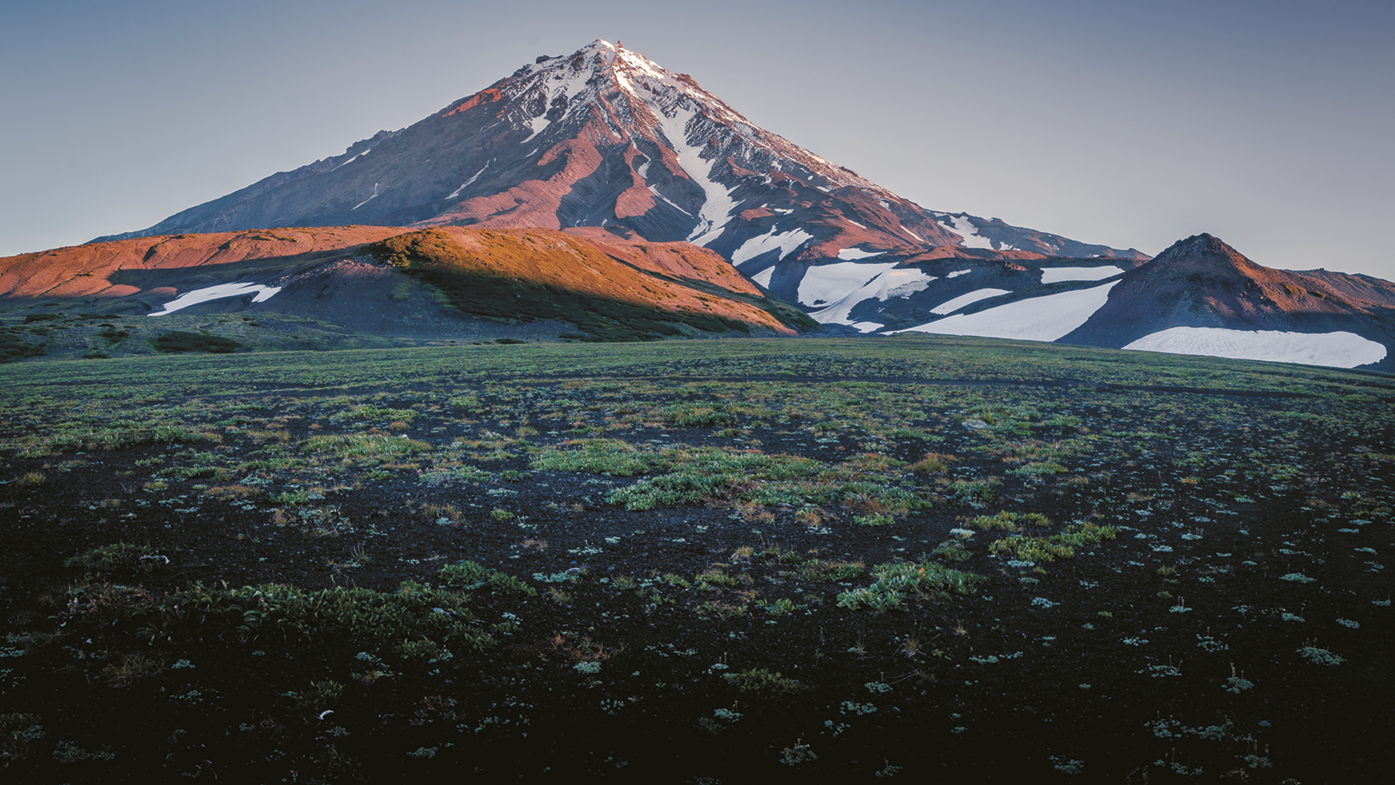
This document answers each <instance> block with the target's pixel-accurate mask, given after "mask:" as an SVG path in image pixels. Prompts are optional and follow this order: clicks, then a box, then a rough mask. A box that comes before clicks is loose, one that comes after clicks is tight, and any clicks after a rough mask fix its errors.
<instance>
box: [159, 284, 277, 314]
mask: <svg viewBox="0 0 1395 785" xmlns="http://www.w3.org/2000/svg"><path fill="white" fill-rule="evenodd" d="M281 288H282V287H280V286H262V285H261V284H259V283H225V284H219V285H218V286H210V287H208V288H207V289H195V290H194V291H192V292H185V293H184V294H181V295H180V296H178V297H176V298H175V299H173V300H170V301H169V302H167V303H165V310H163V311H156V312H155V313H150V314H146V316H167V315H169V314H172V313H174V312H175V311H178V310H181V309H184V308H188V307H189V306H191V305H198V304H199V303H206V302H208V301H209V300H221V299H223V298H224V297H241V296H242V295H244V294H251V293H253V292H256V293H257V296H256V297H253V298H252V302H254V303H260V302H266V301H267V300H270V299H271V298H272V296H273V295H275V294H276V293H277V292H279V291H281Z"/></svg>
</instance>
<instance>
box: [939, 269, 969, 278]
mask: <svg viewBox="0 0 1395 785" xmlns="http://www.w3.org/2000/svg"><path fill="white" fill-rule="evenodd" d="M971 272H973V270H955V271H954V272H952V273H950V274H949V275H946V276H945V277H946V278H958V277H959V276H961V275H968V274H969V273H971Z"/></svg>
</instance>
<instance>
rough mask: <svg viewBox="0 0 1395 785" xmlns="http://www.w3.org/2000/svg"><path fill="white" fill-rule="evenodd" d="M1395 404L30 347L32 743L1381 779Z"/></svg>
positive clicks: (997, 368) (1357, 384)
mask: <svg viewBox="0 0 1395 785" xmlns="http://www.w3.org/2000/svg"><path fill="white" fill-rule="evenodd" d="M1392 401H1395V380H1392V379H1391V378H1390V377H1385V376H1377V375H1370V374H1365V375H1363V374H1355V373H1347V372H1339V371H1331V370H1328V369H1313V368H1299V367H1294V366H1270V365H1263V364H1258V363H1242V362H1229V361H1221V360H1209V359H1200V358H1180V357H1167V356H1159V355H1148V354H1142V353H1123V352H1112V351H1095V350H1082V349H1075V348H1070V347H1058V346H1050V345H1041V344H1030V345H1029V344H1014V343H1008V342H997V341H986V340H984V341H977V340H965V339H941V338H933V337H924V338H904V339H884V340H875V341H872V340H866V339H864V340H846V341H838V340H802V339H800V340H783V341H756V340H745V341H720V342H719V341H692V342H676V343H663V344H651V345H584V346H583V345H551V346H480V347H461V348H449V349H430V350H395V351H365V352H341V353H316V354H309V353H287V354H252V355H228V356H219V357H155V358H131V359H126V360H119V361H107V362H97V361H88V362H81V363H79V362H55V363H46V364H42V365H33V364H25V365H18V366H10V367H6V368H0V407H3V415H2V416H0V481H3V483H4V484H3V485H0V533H3V535H4V540H5V542H4V546H5V547H4V556H0V587H2V588H3V593H0V602H3V603H4V605H3V608H0V610H3V612H4V616H3V617H0V619H2V621H0V624H3V628H2V629H3V633H4V635H5V640H4V642H3V645H0V695H3V706H0V764H3V765H4V766H6V768H5V770H4V771H5V776H6V777H7V778H12V779H13V781H15V782H21V781H22V782H48V781H54V782H97V781H101V782H114V781H132V782H135V781H139V782H149V781H180V782H183V781H186V780H187V779H189V778H192V779H196V780H208V781H214V780H217V781H222V782H280V781H286V782H350V781H357V780H369V781H393V782H397V781H405V780H407V779H409V778H416V777H422V776H431V775H433V774H434V775H441V774H445V775H452V774H459V773H462V772H464V773H472V772H473V773H475V774H477V775H478V776H479V777H480V778H481V779H482V780H484V781H495V780H503V779H509V780H513V779H518V778H523V779H525V780H541V779H543V778H545V777H546V778H552V777H556V776H558V775H563V776H567V775H577V774H589V775H601V776H606V777H608V778H612V779H635V780H645V781H651V782H689V781H690V782H727V783H731V782H745V781H755V780H763V779H768V778H769V777H772V776H779V775H781V774H784V775H792V776H797V777H799V778H801V779H805V780H808V781H815V782H820V781H833V780H837V781H848V780H849V779H851V780H862V779H871V778H875V777H887V776H900V777H906V778H908V779H916V778H918V779H920V780H924V779H925V778H926V777H927V776H935V777H937V778H938V777H953V778H955V779H957V780H958V781H966V782H978V781H1004V782H1018V781H1029V780H1030V781H1033V782H1038V781H1055V780H1061V781H1102V780H1107V781H1119V782H1123V781H1130V782H1145V781H1148V782H1168V781H1174V780H1175V781H1187V782H1197V781H1216V780H1227V781H1239V782H1276V783H1277V782H1284V781H1286V780H1294V781H1299V782H1305V783H1318V782H1377V781H1384V780H1385V777H1386V776H1388V771H1389V770H1390V767H1391V765H1392V756H1391V751H1390V749H1389V746H1388V736H1389V727H1390V716H1391V714H1390V712H1391V709H1390V707H1391V699H1392V697H1393V696H1392V689H1391V683H1390V674H1389V643H1390V641H1391V640H1392V639H1395V635H1392V633H1395V622H1393V621H1392V609H1391V607H1390V602H1391V597H1392V594H1393V593H1395V592H1392V586H1391V576H1390V574H1389V573H1386V572H1385V565H1384V564H1383V562H1384V560H1385V559H1386V557H1387V554H1389V553H1390V552H1391V550H1392V548H1395V529H1392V523H1395V519H1392V516H1391V507H1392V487H1391V478H1392V476H1395V471H1392V464H1393V463H1395V454H1392V453H1395V450H1392V446H1391V445H1392V442H1395V407H1392V405H1391V404H1392ZM1024 778H1026V779H1024Z"/></svg>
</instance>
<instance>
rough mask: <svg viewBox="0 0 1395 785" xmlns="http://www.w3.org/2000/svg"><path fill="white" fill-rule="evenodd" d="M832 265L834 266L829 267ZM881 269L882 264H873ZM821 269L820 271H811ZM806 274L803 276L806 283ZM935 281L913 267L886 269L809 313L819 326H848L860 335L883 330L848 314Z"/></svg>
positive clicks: (921, 289) (801, 286) (922, 287)
mask: <svg viewBox="0 0 1395 785" xmlns="http://www.w3.org/2000/svg"><path fill="white" fill-rule="evenodd" d="M830 266H833V265H830ZM861 266H862V267H872V266H874V265H861ZM875 266H878V267H880V266H881V265H875ZM811 269H822V268H811ZM807 277H808V276H807V275H806V276H805V278H806V280H807ZM934 280H937V279H936V277H935V276H933V275H926V274H925V273H924V272H922V271H921V270H917V269H915V268H913V267H912V268H903V269H900V270H895V269H888V270H885V271H883V272H881V273H879V274H878V275H877V276H876V277H875V278H873V279H872V280H870V281H868V282H867V283H865V284H863V285H862V286H859V287H858V288H856V289H854V290H853V291H851V292H849V293H848V294H847V295H846V296H844V297H843V298H842V299H840V300H839V301H838V302H836V303H834V304H833V305H830V306H829V307H827V308H824V309H822V310H819V311H814V312H813V313H811V314H809V316H811V317H813V319H814V321H816V322H819V323H820V324H847V325H851V326H853V327H856V328H857V329H859V330H861V331H862V332H871V331H872V330H876V329H880V328H881V327H883V325H881V324H877V323H875V322H854V321H852V318H851V317H850V316H849V314H850V313H851V312H852V309H853V308H854V307H856V306H857V304H858V303H861V302H864V301H867V300H871V299H877V300H880V301H882V302H886V301H887V300H889V299H892V298H898V299H899V298H902V297H910V296H911V295H913V294H915V293H916V292H922V291H925V289H926V288H928V287H929V286H930V282H931V281H934ZM800 291H801V292H802V291H803V282H801V284H800Z"/></svg>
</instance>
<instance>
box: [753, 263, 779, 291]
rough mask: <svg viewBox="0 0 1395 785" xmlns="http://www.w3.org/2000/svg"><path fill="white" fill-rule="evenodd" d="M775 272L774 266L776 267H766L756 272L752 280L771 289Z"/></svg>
mask: <svg viewBox="0 0 1395 785" xmlns="http://www.w3.org/2000/svg"><path fill="white" fill-rule="evenodd" d="M774 274H775V268H774V267H767V268H765V269H764V270H761V271H760V272H758V273H756V274H755V275H753V276H751V280H752V281H755V282H756V283H758V284H760V285H761V286H764V287H765V288H767V289H769V288H770V277H771V276H773V275H774Z"/></svg>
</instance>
